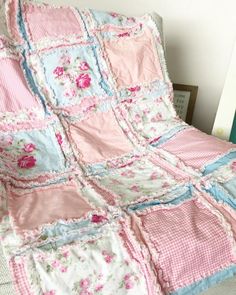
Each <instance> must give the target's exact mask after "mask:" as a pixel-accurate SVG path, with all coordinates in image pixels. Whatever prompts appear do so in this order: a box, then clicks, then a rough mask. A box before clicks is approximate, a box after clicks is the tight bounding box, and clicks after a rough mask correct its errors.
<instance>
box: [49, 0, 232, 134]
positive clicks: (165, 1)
mask: <svg viewBox="0 0 236 295" xmlns="http://www.w3.org/2000/svg"><path fill="white" fill-rule="evenodd" d="M45 1H46V0H45ZM46 2H48V3H58V4H63V3H66V4H68V5H69V4H76V5H78V6H81V7H90V8H96V9H100V10H110V11H117V12H120V13H124V14H143V13H145V12H152V11H156V12H157V13H158V14H160V15H161V16H162V17H163V19H164V30H165V37H166V44H167V64H168V68H169V73H170V76H171V78H172V80H173V81H174V82H176V83H182V84H193V85H198V86H199V93H198V98H197V102H196V107H195V112H194V117H193V124H194V125H195V126H196V127H198V128H199V129H201V130H203V131H206V132H208V133H210V132H211V129H212V125H213V122H214V118H215V114H216V111H217V106H218V102H219V99H220V96H221V92H222V89H223V85H224V80H225V76H226V73H227V69H228V65H229V62H230V57H231V53H232V49H233V44H234V40H235V37H236V0H225V1H223V0H195V1H194V0H126V1H121V0H119V1H118V0H99V1H98V0H53V1H50V0H47V1H46ZM235 83H236V81H235Z"/></svg>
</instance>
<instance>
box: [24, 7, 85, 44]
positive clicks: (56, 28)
mask: <svg viewBox="0 0 236 295" xmlns="http://www.w3.org/2000/svg"><path fill="white" fill-rule="evenodd" d="M24 8H25V15H26V21H27V25H28V28H29V32H30V35H31V37H32V40H33V41H38V40H40V39H42V38H45V37H58V36H62V35H64V36H67V35H72V34H77V35H81V34H82V29H81V26H80V24H79V22H78V20H77V18H76V16H75V14H74V13H73V11H72V9H70V8H69V7H68V8H67V7H63V8H54V7H50V6H43V7H39V6H38V7H37V6H34V5H31V4H27V5H25V6H24Z"/></svg>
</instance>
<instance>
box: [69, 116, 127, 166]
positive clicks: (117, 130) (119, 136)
mask: <svg viewBox="0 0 236 295" xmlns="http://www.w3.org/2000/svg"><path fill="white" fill-rule="evenodd" d="M70 134H71V137H72V140H73V141H74V143H75V144H76V146H77V148H78V150H79V152H80V153H81V159H82V160H83V161H84V162H86V163H94V162H100V161H104V160H106V159H109V158H113V157H117V156H120V155H122V154H125V153H128V152H130V151H131V150H132V148H133V147H132V145H131V143H130V142H129V141H128V139H127V138H126V136H125V135H124V133H123V131H122V129H121V127H120V126H119V125H118V123H117V121H116V118H115V116H114V114H113V112H112V111H109V112H107V113H95V114H93V115H92V116H90V117H89V118H88V119H86V120H83V121H81V122H78V123H74V124H72V125H70Z"/></svg>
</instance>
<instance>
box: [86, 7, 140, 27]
mask: <svg viewBox="0 0 236 295" xmlns="http://www.w3.org/2000/svg"><path fill="white" fill-rule="evenodd" d="M89 11H90V13H91V14H92V15H93V18H94V19H95V21H96V25H97V27H103V26H109V25H114V26H133V25H134V24H135V23H136V22H137V18H136V17H128V16H125V15H122V14H119V13H117V12H105V11H99V10H94V9H90V10H89Z"/></svg>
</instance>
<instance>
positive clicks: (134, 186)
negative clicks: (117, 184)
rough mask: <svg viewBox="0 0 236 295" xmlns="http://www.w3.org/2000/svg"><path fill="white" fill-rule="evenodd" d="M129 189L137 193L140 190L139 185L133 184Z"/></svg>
mask: <svg viewBox="0 0 236 295" xmlns="http://www.w3.org/2000/svg"><path fill="white" fill-rule="evenodd" d="M130 190H131V191H133V192H136V193H138V192H139V191H140V187H139V186H138V185H133V186H131V188H130Z"/></svg>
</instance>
